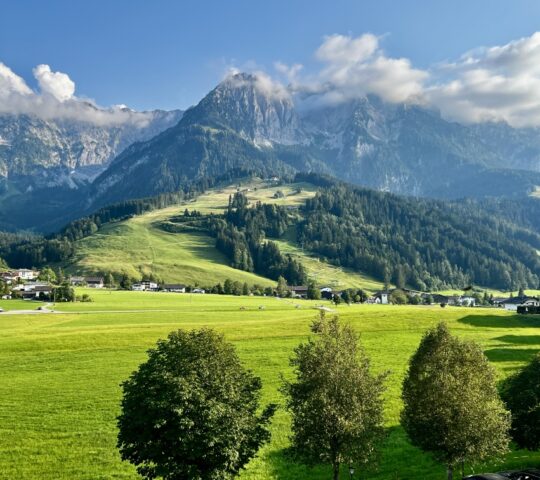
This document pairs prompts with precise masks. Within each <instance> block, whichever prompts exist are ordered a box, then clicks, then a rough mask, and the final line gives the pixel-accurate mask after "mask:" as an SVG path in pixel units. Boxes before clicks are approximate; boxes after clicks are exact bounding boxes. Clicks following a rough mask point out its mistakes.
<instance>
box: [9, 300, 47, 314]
mask: <svg viewBox="0 0 540 480" xmlns="http://www.w3.org/2000/svg"><path fill="white" fill-rule="evenodd" d="M42 305H45V304H44V303H43V302H35V301H33V300H15V299H13V300H0V308H2V309H3V310H4V311H5V312H8V311H9V310H35V309H36V308H38V307H40V306H42Z"/></svg>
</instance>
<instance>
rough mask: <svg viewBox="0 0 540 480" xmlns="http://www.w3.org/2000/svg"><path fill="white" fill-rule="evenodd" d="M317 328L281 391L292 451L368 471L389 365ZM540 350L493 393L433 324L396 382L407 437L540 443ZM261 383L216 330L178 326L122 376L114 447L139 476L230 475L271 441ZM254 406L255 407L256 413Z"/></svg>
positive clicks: (476, 456) (342, 328) (480, 450)
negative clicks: (382, 369) (376, 367)
mask: <svg viewBox="0 0 540 480" xmlns="http://www.w3.org/2000/svg"><path fill="white" fill-rule="evenodd" d="M311 330H312V333H313V336H312V337H311V338H310V339H309V340H308V341H307V342H306V343H303V344H301V345H299V346H298V347H297V348H296V349H295V350H294V355H293V357H292V358H291V360H290V365H291V367H292V369H293V375H292V377H291V378H290V379H287V380H283V383H282V386H281V392H282V393H283V395H284V396H285V399H286V408H287V409H288V410H289V412H290V413H291V417H292V435H291V453H292V454H294V455H295V457H296V458H297V459H298V460H299V461H302V462H304V463H307V464H310V465H312V464H320V463H326V464H329V465H331V467H332V472H333V478H334V480H337V479H339V475H340V471H341V469H342V466H344V465H346V466H348V467H349V468H355V469H359V468H368V467H369V466H370V465H372V464H373V463H375V462H376V460H377V455H378V452H379V451H380V447H381V445H382V442H383V441H384V438H385V429H384V427H383V394H384V391H385V386H384V383H385V379H386V376H387V373H380V374H374V373H373V371H372V368H371V365H370V360H369V357H368V356H367V354H366V352H365V351H364V349H363V348H362V345H361V344H360V342H359V339H358V336H357V334H356V333H355V332H354V330H353V329H352V328H351V327H350V326H349V325H342V324H341V323H340V321H339V319H338V318H337V317H334V318H331V319H328V318H327V317H326V316H325V315H324V313H321V315H320V317H319V318H317V319H316V320H315V321H314V322H313V324H312V327H311ZM539 379H540V357H539V358H536V359H535V360H534V361H533V362H532V363H531V365H530V366H528V367H527V368H526V369H524V370H523V371H522V372H520V373H518V374H517V375H515V376H514V377H511V378H510V379H509V380H508V381H507V382H506V384H505V388H504V391H503V393H504V398H505V400H506V402H507V405H508V406H509V407H510V409H511V411H512V413H513V423H511V415H510V412H509V411H507V409H506V407H505V404H504V403H503V401H502V400H501V398H500V396H499V393H498V390H497V387H496V381H495V374H494V370H493V368H492V367H491V366H490V364H489V363H488V361H487V359H486V357H485V356H484V354H483V352H482V350H481V349H480V347H479V346H478V345H476V344H475V343H473V342H470V341H463V340H460V339H458V338H456V337H454V336H452V335H451V334H450V332H449V330H448V328H447V327H446V325H445V324H439V325H438V326H437V327H435V328H433V329H431V330H429V331H428V332H427V333H426V334H425V335H424V337H423V338H422V340H421V342H420V345H419V347H418V349H417V351H416V353H415V354H414V355H413V356H412V358H411V360H410V364H409V368H408V371H407V374H406V376H405V379H404V382H403V391H402V398H403V402H404V408H403V411H402V414H401V422H402V425H403V428H404V429H405V431H406V433H407V435H408V436H409V438H410V440H411V442H412V443H413V444H414V445H416V446H418V447H420V448H421V449H423V450H424V451H426V452H429V453H431V454H432V455H433V456H434V457H435V458H436V459H437V460H438V461H440V462H441V463H444V464H445V465H447V468H448V478H449V479H450V480H451V479H452V478H453V473H454V470H455V469H457V468H458V467H460V466H461V467H462V469H463V465H464V464H465V463H468V464H476V463H478V462H482V461H485V460H487V459H493V458H500V457H501V456H502V455H504V454H505V453H506V452H507V451H508V448H509V442H510V433H511V434H512V435H513V438H514V439H515V440H516V442H517V443H518V445H519V446H523V447H526V448H533V449H538V448H539V447H540V422H538V418H537V415H538V412H539V411H540V387H539V386H538V385H540V381H539ZM261 388H262V385H261V381H260V379H259V378H258V377H256V376H254V375H253V374H252V373H251V372H250V371H247V370H245V369H244V368H243V367H242V366H241V364H240V361H239V359H238V357H237V355H236V353H235V351H234V348H233V347H232V346H231V345H230V344H228V343H227V342H225V341H224V339H223V336H221V335H219V334H217V333H215V332H213V331H212V330H207V329H204V330H199V331H191V332H185V331H177V332H174V333H171V334H170V335H169V337H168V339H167V340H162V341H160V342H158V344H157V347H156V348H155V349H152V350H150V351H149V357H148V360H147V361H146V362H145V363H143V364H142V365H141V366H140V367H139V369H138V370H137V371H136V372H134V373H133V374H132V375H131V377H130V378H129V379H128V380H127V381H125V382H124V383H123V389H124V396H123V400H122V411H121V414H120V416H119V418H118V426H119V435H118V447H119V449H120V453H121V456H122V458H123V459H124V460H128V461H130V462H131V463H133V464H134V465H136V467H137V470H138V472H139V473H140V474H141V475H142V476H143V477H145V478H148V479H150V478H156V477H163V478H165V479H180V478H191V479H198V480H214V479H218V478H219V479H231V478H234V477H235V476H236V475H237V474H238V473H239V471H240V470H241V469H242V468H243V467H244V466H245V465H246V464H247V462H248V461H249V460H250V459H251V458H252V457H253V456H254V455H255V454H256V452H257V451H258V449H259V448H260V447H261V446H262V445H263V444H264V443H266V442H267V441H268V440H269V439H270V431H269V422H270V420H271V418H272V416H273V414H274V412H275V410H276V408H277V406H276V405H274V404H269V405H266V406H265V407H264V408H262V409H261V407H260V399H261ZM259 412H260V413H259Z"/></svg>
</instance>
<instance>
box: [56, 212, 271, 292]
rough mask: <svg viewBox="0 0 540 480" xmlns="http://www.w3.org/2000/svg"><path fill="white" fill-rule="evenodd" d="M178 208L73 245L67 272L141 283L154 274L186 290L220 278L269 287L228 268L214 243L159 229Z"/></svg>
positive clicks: (104, 229)
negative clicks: (108, 274)
mask: <svg viewBox="0 0 540 480" xmlns="http://www.w3.org/2000/svg"><path fill="white" fill-rule="evenodd" d="M179 212H180V208H179V207H169V208H166V209H163V210H157V211H154V212H150V213H147V214H144V215H140V216H137V217H134V218H131V219H129V220H127V221H123V222H115V223H111V224H107V225H105V226H104V227H102V228H101V229H100V230H99V231H98V232H97V233H95V234H94V235H91V236H90V237H86V238H84V239H82V240H80V241H78V242H77V245H76V254H75V257H74V259H73V262H72V263H71V264H70V265H68V266H67V268H66V270H67V271H68V272H73V273H74V272H77V273H96V272H112V273H113V274H115V275H116V276H120V275H122V274H126V275H129V276H130V277H132V278H135V279H137V278H138V279H141V278H143V277H145V276H148V275H150V274H153V275H154V276H157V277H158V278H160V279H162V280H163V281H166V282H169V283H172V282H183V283H187V284H190V285H195V284H199V285H204V286H206V285H214V284H216V283H218V282H223V281H224V280H225V279H227V278H230V279H231V280H237V281H240V282H248V283H249V284H260V285H270V284H272V283H273V282H271V281H270V280H268V279H266V278H263V277H259V276H257V275H254V274H252V273H249V272H243V271H241V270H236V269H234V268H231V267H229V266H228V261H227V258H226V257H225V255H223V254H221V253H220V252H219V251H217V250H216V248H215V247H214V244H215V240H214V239H213V238H212V237H210V236H209V235H205V234H204V233H198V232H190V233H186V232H182V233H169V232H165V231H163V230H162V229H160V228H159V226H158V224H159V223H160V222H161V221H163V220H165V219H167V218H168V217H170V216H173V215H178V213H179Z"/></svg>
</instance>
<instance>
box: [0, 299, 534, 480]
mask: <svg viewBox="0 0 540 480" xmlns="http://www.w3.org/2000/svg"><path fill="white" fill-rule="evenodd" d="M78 293H89V294H90V295H91V296H92V297H93V299H94V301H93V302H92V303H74V304H57V305H56V306H55V308H56V309H57V310H61V311H63V312H64V313H62V314H50V315H48V314H44V315H9V314H4V315H2V316H0V478H2V479H4V478H5V479H15V478H17V479H25V480H30V479H35V480H38V479H39V480H53V479H54V480H61V479H64V480H68V479H69V480H75V479H77V480H82V479H86V480H96V479H113V478H114V479H136V478H137V475H136V474H135V471H134V469H133V468H132V467H131V466H130V465H129V464H126V463H123V462H121V461H120V458H119V455H118V452H117V450H116V448H115V442H116V420H115V419H116V415H117V414H118V412H119V401H120V395H121V389H120V386H119V385H120V382H122V380H124V379H125V378H127V376H128V375H129V374H130V372H132V371H133V370H134V369H135V368H136V367H137V365H138V364H139V363H140V362H142V361H143V360H144V359H145V356H146V354H145V352H146V350H147V349H148V348H150V347H151V346H153V345H154V343H155V342H156V340H157V339H159V338H164V337H165V336H166V335H167V334H168V333H169V332H170V331H172V330H174V329H177V328H199V327H202V326H203V325H204V326H209V327H212V328H215V329H217V330H219V331H221V332H223V333H224V334H225V337H226V339H227V340H230V341H232V342H233V343H234V344H235V346H236V348H237V349H238V352H239V355H240V357H241V359H242V361H243V362H244V364H245V365H246V366H247V367H249V368H251V369H252V370H253V371H254V373H255V374H257V375H259V376H260V377H261V378H262V380H263V385H264V401H265V402H269V401H277V402H279V403H281V404H282V403H283V399H282V398H281V396H280V394H279V393H278V387H279V385H280V375H281V374H284V375H285V376H288V375H290V369H289V366H288V359H289V357H290V356H291V354H292V351H293V348H294V347H295V346H296V345H297V344H298V343H300V342H302V341H304V340H305V339H306V338H307V336H308V334H309V324H310V321H311V319H312V318H314V316H315V315H316V314H317V311H316V309H315V308H316V307H317V306H318V305H320V304H321V302H310V301H301V300H299V301H293V300H288V299H275V298H261V297H227V296H213V295H196V294H192V295H190V294H167V293H146V292H112V291H106V290H104V291H96V290H84V291H80V292H78ZM327 305H328V304H327ZM2 306H4V304H3V305H2ZM261 306H264V309H262V310H261V309H259V307H261ZM241 307H244V309H243V310H241V309H240V308H241ZM5 308H9V307H7V306H6V307H5ZM336 310H337V313H338V314H339V315H340V316H341V318H342V319H343V320H344V321H346V322H350V323H351V324H352V325H353V326H354V327H355V328H356V329H357V330H358V332H359V333H360V334H361V340H362V342H363V344H364V345H365V347H366V349H367V352H368V353H369V355H370V356H371V358H372V366H373V368H374V370H376V371H379V372H380V371H384V370H390V372H391V373H390V376H389V378H388V381H387V387H388V390H387V393H386V409H385V411H386V425H387V427H388V435H389V436H388V439H387V442H386V444H385V448H384V452H383V455H382V458H381V462H380V465H379V469H378V470H377V471H375V472H372V473H369V474H362V476H361V478H372V479H378V480H383V479H384V480H388V479H424V480H431V479H433V480H435V479H440V478H444V469H443V468H442V467H441V466H440V465H437V464H436V463H434V462H433V461H432V460H431V459H430V457H428V456H427V455H425V454H423V453H422V452H420V451H419V450H417V449H415V448H413V447H412V446H411V445H410V444H409V443H408V442H407V440H406V437H405V435H404V433H403V430H402V429H401V427H400V426H399V412H400V409H401V401H400V388H401V382H402V379H403V376H404V373H405V370H406V367H407V362H408V359H409V357H410V355H411V354H412V353H413V352H414V350H415V348H416V347H417V345H418V342H419V341H420V338H421V336H422V334H423V333H424V331H425V330H426V329H427V328H428V327H431V326H433V325H434V324H435V323H436V322H438V321H440V320H444V321H446V322H448V324H449V326H450V328H451V330H452V332H453V333H456V334H458V335H460V336H462V337H466V338H469V339H474V340H475V341H477V342H479V343H480V344H481V345H482V347H483V348H484V351H485V353H486V355H487V356H488V358H489V359H490V361H491V362H492V363H493V365H494V366H495V367H496V369H497V371H498V374H499V377H500V378H501V379H502V378H503V377H505V376H506V375H508V374H509V373H511V372H512V371H514V370H515V369H516V368H517V367H518V366H520V365H522V364H523V363H524V362H525V361H527V360H528V359H530V358H531V356H532V355H534V354H535V353H537V352H538V351H540V333H539V332H540V330H539V327H540V318H538V317H525V316H518V315H513V314H510V313H508V312H504V311H501V310H496V309H481V308H476V309H472V308H452V307H448V308H445V309H441V308H440V307H436V306H432V307H413V306H401V307H397V306H396V307H394V306H386V305H382V306H376V305H354V306H347V305H340V306H339V307H337V309H336ZM272 432H273V437H272V441H271V443H270V444H269V445H268V446H267V447H265V448H264V449H263V450H262V451H261V452H260V454H259V456H258V457H257V458H256V459H254V460H253V461H252V462H251V463H250V464H249V466H248V468H247V470H246V471H245V472H243V473H242V475H241V478H242V479H245V480H248V479H249V480H263V479H265V480H266V479H280V480H301V479H306V480H307V479H308V478H309V479H310V480H323V479H325V480H326V479H327V478H329V469H327V468H322V467H320V468H314V469H309V468H306V467H303V466H301V465H297V464H294V463H293V462H292V461H290V460H289V459H288V458H287V457H286V455H285V453H284V452H285V450H284V449H285V448H286V447H287V445H288V434H289V418H288V416H287V414H286V412H285V411H284V410H283V409H280V410H279V411H278V413H277V415H276V417H275V419H274V421H273V424H272ZM525 465H527V466H533V465H536V466H538V465H540V453H530V452H523V451H516V452H512V453H511V454H510V455H509V456H508V457H507V459H506V461H505V462H504V463H503V464H500V465H497V466H496V468H511V467H518V466H525ZM484 468H485V469H489V468H490V467H484ZM493 468H495V467H493ZM359 478H360V477H359Z"/></svg>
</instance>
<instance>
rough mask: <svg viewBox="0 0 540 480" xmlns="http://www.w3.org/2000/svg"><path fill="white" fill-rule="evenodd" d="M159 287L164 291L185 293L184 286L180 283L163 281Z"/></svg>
mask: <svg viewBox="0 0 540 480" xmlns="http://www.w3.org/2000/svg"><path fill="white" fill-rule="evenodd" d="M161 289H162V290H163V291H164V292H174V293H185V292H186V286H185V285H182V284H181V283H165V284H164V285H163V286H162V287H161Z"/></svg>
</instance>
